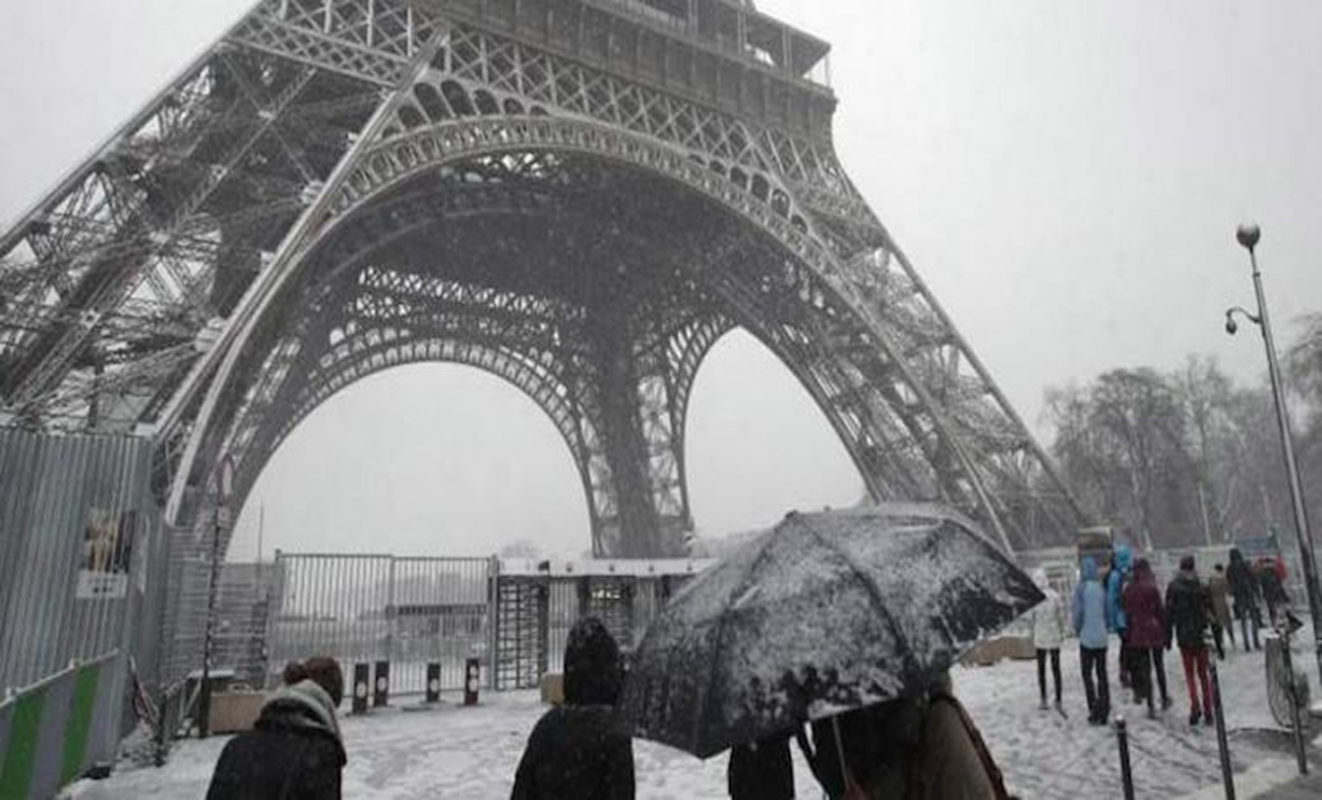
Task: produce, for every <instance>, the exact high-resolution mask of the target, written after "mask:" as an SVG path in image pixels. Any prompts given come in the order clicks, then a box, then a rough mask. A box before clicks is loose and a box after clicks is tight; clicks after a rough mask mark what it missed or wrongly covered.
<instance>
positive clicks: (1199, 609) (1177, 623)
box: [1166, 569, 1212, 650]
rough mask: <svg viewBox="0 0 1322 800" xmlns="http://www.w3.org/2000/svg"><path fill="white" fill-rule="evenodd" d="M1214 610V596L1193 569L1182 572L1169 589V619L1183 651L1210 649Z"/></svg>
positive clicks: (1167, 609) (1167, 592)
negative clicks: (1208, 636)
mask: <svg viewBox="0 0 1322 800" xmlns="http://www.w3.org/2000/svg"><path fill="white" fill-rule="evenodd" d="M1211 611H1212V598H1211V595H1210V594H1208V591H1207V587H1206V586H1204V585H1203V582H1202V581H1200V580H1198V575H1197V574H1196V573H1195V572H1194V571H1193V570H1191V569H1182V570H1180V572H1179V574H1178V575H1176V576H1175V579H1174V580H1172V581H1171V582H1170V586H1168V587H1167V588H1166V616H1167V618H1168V619H1169V620H1170V627H1171V628H1172V629H1173V631H1174V633H1175V639H1176V641H1178V642H1179V644H1180V649H1181V650H1199V649H1202V648H1204V647H1206V646H1207V642H1206V638H1205V636H1206V633H1207V626H1208V623H1209V622H1210V620H1211ZM1167 641H1169V639H1167Z"/></svg>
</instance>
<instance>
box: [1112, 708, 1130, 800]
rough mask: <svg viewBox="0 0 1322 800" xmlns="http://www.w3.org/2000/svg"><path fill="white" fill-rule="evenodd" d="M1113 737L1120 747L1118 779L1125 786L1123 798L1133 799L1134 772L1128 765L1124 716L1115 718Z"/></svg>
mask: <svg viewBox="0 0 1322 800" xmlns="http://www.w3.org/2000/svg"><path fill="white" fill-rule="evenodd" d="M1115 739H1116V744H1117V745H1119V747H1120V779H1121V781H1123V783H1124V787H1125V800H1134V773H1133V770H1131V769H1130V766H1129V732H1128V730H1127V729H1126V726H1125V718H1124V717H1116V718H1115Z"/></svg>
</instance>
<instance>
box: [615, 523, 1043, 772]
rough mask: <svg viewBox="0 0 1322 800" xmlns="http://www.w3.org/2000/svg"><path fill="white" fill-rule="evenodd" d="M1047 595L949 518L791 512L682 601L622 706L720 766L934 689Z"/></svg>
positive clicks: (641, 651) (650, 638)
mask: <svg viewBox="0 0 1322 800" xmlns="http://www.w3.org/2000/svg"><path fill="white" fill-rule="evenodd" d="M1042 599H1043V595H1042V593H1041V592H1040V591H1038V589H1037V587H1035V586H1034V585H1033V582H1032V580H1031V579H1030V578H1029V577H1028V575H1026V574H1024V573H1023V571H1021V570H1020V569H1019V568H1018V567H1016V566H1015V565H1014V563H1013V562H1012V561H1011V560H1010V559H1009V558H1008V557H1007V556H1006V555H1005V554H1004V553H1002V552H1001V551H1000V550H999V549H997V547H996V546H995V545H993V544H991V543H990V542H989V541H988V540H987V539H986V538H985V537H984V536H983V535H982V534H980V533H978V532H977V530H976V528H975V526H974V525H973V523H971V522H969V521H968V520H967V519H965V518H964V517H961V516H960V515H958V514H957V513H955V512H953V511H951V510H949V509H944V508H941V507H939V506H915V505H905V506H877V507H872V508H865V509H858V510H853V511H843V512H826V513H821V514H797V513H796V514H790V515H789V516H787V517H786V518H785V520H784V521H783V522H781V523H780V525H778V526H777V527H776V528H775V529H774V530H771V531H769V532H767V533H766V534H763V535H762V536H760V537H758V538H756V539H754V540H753V541H751V542H749V543H748V544H747V545H745V546H744V547H741V548H740V549H738V550H737V551H735V552H734V553H732V554H731V555H730V556H729V557H728V558H726V559H725V560H724V561H722V562H721V563H719V564H717V565H716V566H714V567H712V568H711V569H709V570H707V571H706V572H703V573H702V574H701V575H699V576H698V577H697V578H696V579H694V580H693V581H692V582H691V583H690V584H689V585H688V586H686V587H684V589H683V590H682V591H681V592H680V593H678V594H676V595H675V597H674V598H673V599H671V601H670V603H669V604H668V605H667V606H666V609H665V611H664V612H662V614H660V615H659V616H658V617H657V618H656V619H655V620H654V621H653V622H652V624H651V625H650V626H649V627H648V629H647V632H646V634H645V635H644V636H643V640H642V643H641V644H640V645H639V646H638V649H637V650H636V651H635V653H634V658H633V665H632V667H631V670H630V673H629V677H628V680H627V681H626V683H625V688H624V694H623V697H622V699H621V703H620V710H621V713H622V714H623V715H624V716H625V718H626V719H627V720H628V721H629V724H630V725H631V726H632V728H633V732H634V733H635V735H638V736H641V737H643V738H647V739H653V740H655V741H659V742H663V743H665V744H669V745H671V746H674V747H678V748H680V749H682V750H686V751H688V752H690V753H693V754H694V755H696V756H699V757H700V758H707V757H708V756H711V755H714V754H716V753H719V752H721V751H722V750H724V749H726V748H728V747H730V746H731V745H734V744H739V743H742V742H748V741H753V740H756V739H760V738H763V737H765V736H768V735H772V734H775V733H777V732H780V731H783V730H785V729H786V728H789V727H793V726H795V725H798V724H801V723H802V722H804V721H806V720H809V719H818V718H821V717H825V716H830V715H831V714H835V713H839V712H841V711H845V710H847V709H851V708H858V707H862V706H866V705H871V704H873V703H877V702H881V701H884V700H889V699H893V698H895V697H898V696H900V695H902V694H904V693H906V692H907V691H912V690H916V689H919V688H923V687H925V686H927V685H928V682H929V681H930V680H931V678H932V677H933V676H934V675H935V674H937V673H939V672H940V671H943V670H945V669H947V668H949V667H950V666H951V665H952V664H953V663H955V660H956V659H957V658H959V656H960V654H961V653H963V652H964V651H965V650H966V649H968V648H969V647H970V646H972V645H973V644H974V643H975V642H977V641H978V640H979V639H981V638H983V637H985V636H988V635H990V634H992V633H994V632H995V631H997V630H999V629H1000V628H1002V627H1004V626H1005V625H1006V624H1008V623H1009V622H1011V621H1012V620H1014V619H1015V618H1016V617H1018V616H1019V615H1021V614H1022V613H1023V612H1025V611H1027V610H1028V609H1030V608H1032V607H1033V606H1035V605H1037V604H1038V603H1039V602H1041V601H1042Z"/></svg>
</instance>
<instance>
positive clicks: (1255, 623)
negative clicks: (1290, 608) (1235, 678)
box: [1226, 547, 1262, 650]
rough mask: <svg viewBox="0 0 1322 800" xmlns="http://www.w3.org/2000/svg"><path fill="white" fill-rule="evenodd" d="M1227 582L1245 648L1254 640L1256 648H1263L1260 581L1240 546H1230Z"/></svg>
mask: <svg viewBox="0 0 1322 800" xmlns="http://www.w3.org/2000/svg"><path fill="white" fill-rule="evenodd" d="M1226 583H1228V584H1230V596H1231V597H1232V598H1234V601H1235V618H1236V619H1238V620H1239V624H1240V630H1241V631H1242V632H1243V634H1244V649H1245V650H1248V649H1249V642H1250V641H1252V642H1253V649H1254V650H1261V649H1262V646H1261V645H1260V644H1258V628H1260V627H1262V616H1261V612H1260V611H1259V610H1258V581H1257V580H1255V579H1254V576H1253V570H1252V569H1250V568H1249V564H1248V562H1247V561H1245V560H1244V554H1243V553H1241V552H1239V548H1238V547H1232V548H1230V566H1228V567H1226ZM1250 628H1251V629H1252V630H1253V639H1252V640H1250V639H1249V630H1250Z"/></svg>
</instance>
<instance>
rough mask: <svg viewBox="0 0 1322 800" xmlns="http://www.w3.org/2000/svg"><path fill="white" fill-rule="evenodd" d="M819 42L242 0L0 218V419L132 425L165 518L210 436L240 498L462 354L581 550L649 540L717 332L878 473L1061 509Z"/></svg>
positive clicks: (959, 497)
mask: <svg viewBox="0 0 1322 800" xmlns="http://www.w3.org/2000/svg"><path fill="white" fill-rule="evenodd" d="M827 51H828V47H827V45H826V44H825V43H824V42H822V41H820V40H818V39H816V38H814V37H812V36H810V35H808V34H805V33H803V32H801V31H798V30H795V29H793V28H791V27H789V26H787V25H784V24H782V23H780V22H778V21H776V20H774V19H772V18H770V17H768V16H766V15H764V14H761V13H759V12H758V11H757V10H756V9H755V8H754V7H753V6H752V4H751V3H748V2H737V1H736V0H262V2H260V3H258V4H257V5H256V7H255V8H253V9H252V10H251V11H250V12H249V13H248V14H247V15H246V16H245V17H244V18H243V19H242V20H241V21H240V22H239V23H238V24H237V25H236V26H235V27H233V28H232V29H231V30H230V31H228V32H227V33H226V34H225V35H224V36H223V37H222V38H221V39H220V41H219V42H218V43H217V44H215V45H214V46H213V47H212V48H211V49H209V50H208V51H207V52H205V53H204V54H203V55H202V56H201V57H200V58H199V59H198V60H197V61H196V62H194V63H193V64H192V65H190V66H189V67H188V68H187V69H186V70H185V71H184V72H183V73H182V74H181V75H180V76H179V77H178V79H177V80H175V81H174V82H173V83H171V84H170V85H169V86H168V87H167V88H166V89H165V90H164V91H162V92H161V93H160V94H159V95H158V96H156V97H155V98H154V99H152V100H151V101H150V102H149V103H148V104H147V105H146V106H145V107H144V108H143V109H142V110H141V111H139V112H138V113H137V114H136V115H135V116H134V117H133V118H132V119H131V120H130V121H129V122H128V123H127V124H126V125H125V126H124V127H123V128H122V129H121V130H120V131H119V132H117V133H116V134H115V135H114V136H113V137H112V138H111V139H110V140H109V142H108V143H107V144H106V145H105V146H103V147H102V148H101V149H100V150H99V151H98V152H97V153H96V154H95V155H94V156H93V157H92V158H91V159H89V160H88V161H87V162H86V163H84V164H82V165H81V166H79V167H78V168H77V169H76V170H75V171H74V172H72V173H71V174H70V175H69V177H68V178H66V179H65V180H64V181H63V182H62V183H60V185H59V186H57V187H56V188H55V190H54V191H53V192H52V193H51V194H50V195H48V196H47V197H46V198H44V199H42V200H41V201H40V202H39V203H38V204H37V205H36V206H35V207H34V208H33V209H32V210H31V211H30V212H29V213H27V214H26V215H24V216H23V217H22V218H21V219H20V220H19V221H18V223H17V224H16V225H15V227H14V228H13V229H12V230H10V231H9V232H8V233H6V234H5V235H4V237H3V238H2V239H0V297H2V298H3V306H0V401H2V402H3V408H4V414H5V416H6V417H7V418H8V422H9V424H17V425H27V426H34V427H39V428H43V429H47V430H70V431H72V430H78V431H83V430H102V431H134V432H138V433H143V434H149V435H151V436H153V437H155V440H156V442H157V456H156V459H155V462H156V485H157V488H158V491H159V493H160V496H161V497H162V499H163V500H165V501H166V502H167V514H168V518H169V519H170V520H172V521H173V522H174V523H175V525H176V526H178V527H179V528H181V529H182V530H183V531H184V532H185V535H184V538H185V539H187V538H188V537H187V531H189V530H191V529H192V528H194V527H196V528H197V529H198V530H199V531H200V530H202V528H203V525H204V524H205V520H206V519H208V515H207V513H206V512H207V510H208V509H210V508H212V507H213V506H214V503H215V501H216V485H215V483H216V477H215V464H216V463H217V461H218V459H219V458H220V457H221V455H222V454H229V455H230V457H231V458H232V459H233V460H234V462H235V464H236V465H237V473H236V474H237V479H236V490H235V491H236V495H237V496H236V498H235V502H236V503H237V504H239V505H241V504H242V502H243V499H244V498H245V497H246V495H247V492H248V491H249V489H250V488H251V486H252V485H253V482H254V481H255V479H256V477H257V475H258V474H259V473H260V471H261V470H262V468H263V465H264V464H265V463H266V462H267V460H268V459H269V458H270V457H271V455H272V453H273V452H274V451H275V449H276V448H277V447H279V445H280V443H281V441H282V440H283V439H284V438H285V437H286V436H287V435H288V434H289V432H290V431H291V430H292V429H293V428H294V426H296V425H297V424H298V422H299V421H300V420H302V419H303V418H304V417H305V416H307V415H308V414H309V413H310V412H312V411H313V410H314V409H316V408H317V406H318V405H319V404H320V403H322V402H324V401H325V400H326V399H327V398H329V397H330V396H332V395H333V394H334V393H335V392H337V391H338V390H340V389H342V388H343V387H345V386H347V385H349V384H351V383H353V382H354V381H357V380H359V379H361V378H364V377H366V376H368V375H371V374H373V373H376V372H379V371H382V370H385V369H389V368H391V367H394V366H396V365H400V364H405V363H410V362H454V363H461V364H468V365H472V366H474V367H477V368H480V369H483V370H486V371H488V372H491V373H494V374H496V375H498V376H500V377H502V378H504V379H506V380H507V381H509V382H510V383H512V384H513V385H514V386H516V387H518V388H519V389H521V390H523V391H524V392H526V393H527V394H528V396H530V397H531V398H532V399H533V400H534V401H535V402H536V403H537V404H538V405H539V406H540V407H541V408H542V409H544V410H545V412H546V413H547V415H548V416H549V417H550V418H551V420H552V421H553V422H554V424H555V426H556V428H557V429H558V430H559V431H560V433H561V435H562V436H563V437H564V440H565V442H566V444H567V445H568V447H569V449H570V451H571V453H572V454H573V457H574V459H575V462H576V463H577V465H578V471H579V474H580V475H581V477H582V483H583V488H584V492H585V494H586V496H587V499H588V505H589V509H590V518H591V522H592V537H593V546H594V549H595V551H596V552H597V553H598V554H600V555H603V556H604V555H610V556H616V557H620V556H623V557H631V556H638V557H644V556H648V557H650V556H665V555H673V554H676V553H679V552H682V550H683V547H684V544H683V542H684V536H683V534H684V532H685V531H686V530H688V529H690V528H691V526H692V520H691V514H690V511H689V501H688V496H687V491H686V486H685V460H684V429H685V412H686V409H687V405H688V399H689V395H690V391H691V388H692V386H693V381H694V377H695V375H696V373H697V371H698V367H699V365H700V363H701V362H702V359H703V356H704V355H705V354H706V353H707V352H708V350H709V348H710V347H711V346H712V344H713V343H714V342H715V341H716V340H717V339H718V338H719V337H720V336H721V335H722V334H723V333H725V332H726V331H728V330H729V329H731V328H734V327H740V328H743V329H745V330H747V331H749V332H750V333H751V334H752V335H754V336H755V337H757V338H758V339H759V340H760V341H761V342H762V343H764V344H765V345H766V346H767V347H769V348H770V349H771V350H772V351H773V352H774V353H775V354H776V355H777V356H779V358H780V359H781V360H782V361H783V362H784V363H785V364H786V365H787V367H788V368H789V369H790V370H791V371H792V372H793V374H794V375H795V376H796V377H797V378H798V380H799V381H800V382H801V383H802V385H803V386H804V387H805V388H806V389H807V391H808V392H809V393H810V394H811V396H812V397H813V398H814V400H815V401H816V403H817V404H818V406H820V408H821V410H822V412H823V413H824V414H825V415H826V417H827V419H828V420H829V421H830V423H831V425H832V426H833V427H834V429H835V430H836V432H837V433H838V434H839V436H840V439H841V441H842V442H843V443H844V445H845V447H846V448H847V450H848V452H849V454H850V456H851V457H852V458H853V460H854V463H855V464H856V465H857V467H858V469H859V472H860V473H861V474H862V476H863V479H864V481H865V483H866V486H867V489H868V492H869V493H870V494H871V496H872V497H873V498H876V499H889V498H903V499H923V500H930V499H935V500H942V501H945V502H949V503H951V504H953V505H955V506H957V507H959V508H961V509H963V510H965V511H966V512H968V513H970V514H971V515H973V516H974V517H976V518H977V519H979V520H981V521H982V522H983V523H984V524H985V525H986V527H987V528H988V530H989V531H990V532H992V533H993V534H994V535H996V536H998V537H999V538H1000V540H1001V541H1002V542H1004V543H1005V544H1006V546H1008V547H1012V548H1018V547H1035V546H1041V545H1044V544H1049V543H1052V542H1056V541H1060V540H1061V538H1062V536H1064V535H1065V534H1066V533H1067V532H1069V531H1071V530H1072V529H1074V528H1076V527H1077V526H1078V525H1079V524H1081V522H1082V514H1081V513H1080V511H1079V509H1078V507H1077V506H1076V505H1075V503H1074V502H1073V500H1072V499H1071V498H1070V495H1069V493H1068V491H1067V490H1066V488H1065V487H1064V485H1063V484H1062V483H1061V481H1060V479H1059V477H1058V476H1057V475H1056V474H1055V473H1054V472H1053V471H1052V468H1051V466H1050V464H1049V463H1048V460H1047V458H1046V456H1045V455H1044V453H1043V452H1042V451H1041V449H1040V448H1039V446H1038V445H1037V444H1036V443H1035V442H1034V440H1033V438H1032V436H1031V435H1030V434H1029V433H1028V431H1027V429H1026V428H1025V426H1024V425H1023V423H1022V421H1021V420H1020V419H1019V418H1018V417H1017V416H1016V414H1015V412H1014V411H1013V409H1011V407H1010V406H1009V404H1008V403H1007V402H1006V400H1005V398H1004V397H1003V396H1002V394H1001V393H1000V391H999V390H998V389H997V387H996V385H995V384H994V383H993V382H992V380H991V378H990V377H989V376H988V374H987V372H986V370H984V369H983V367H982V365H981V364H980V362H979V361H978V359H977V358H976V357H975V356H974V354H973V352H972V350H970V348H969V347H968V345H967V344H966V343H965V342H964V340H963V339H962V338H961V337H960V335H959V334H958V333H957V332H956V330H955V328H954V326H953V325H952V324H951V321H950V320H949V318H948V317H947V316H946V314H945V313H944V312H943V311H942V309H941V307H940V305H939V304H938V303H937V301H936V299H935V298H934V297H933V296H932V294H931V292H929V291H928V289H927V287H926V286H925V285H924V283H923V281H922V280H921V279H920V278H919V276H918V274H917V272H915V270H914V268H913V267H912V265H911V264H910V263H909V262H908V260H907V259H906V258H905V257H904V254H903V253H902V252H901V251H900V249H899V248H898V247H897V246H896V244H895V243H894V242H893V240H892V239H891V238H890V236H889V235H888V234H887V232H886V229H885V228H884V227H883V226H882V224H881V223H880V222H879V221H878V219H877V217H876V216H875V215H874V214H873V213H872V212H871V211H870V210H869V208H868V206H867V205H866V203H865V202H864V201H863V199H862V198H861V197H860V196H859V194H858V192H857V191H856V190H855V189H854V187H853V186H852V185H851V183H850V181H849V179H848V178H847V177H846V175H845V173H844V171H843V170H842V168H841V166H840V164H839V161H838V159H837V157H836V154H835V152H834V149H833V145H832V140H831V120H832V115H833V112H834V109H835V105H836V99H835V97H834V95H833V93H832V91H831V90H830V88H829V87H828V86H827V85H826V84H825V83H824V82H822V81H821V80H819V79H818V75H819V74H820V73H821V71H822V68H823V66H824V60H825V58H826V56H827ZM201 538H202V537H200V536H199V537H197V538H196V539H195V541H200V540H201Z"/></svg>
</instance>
